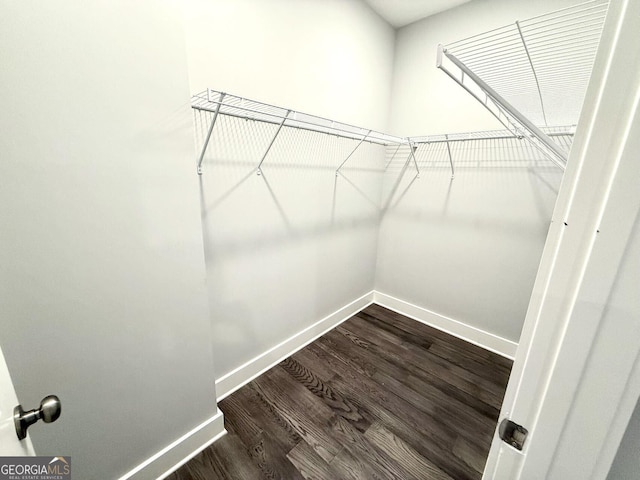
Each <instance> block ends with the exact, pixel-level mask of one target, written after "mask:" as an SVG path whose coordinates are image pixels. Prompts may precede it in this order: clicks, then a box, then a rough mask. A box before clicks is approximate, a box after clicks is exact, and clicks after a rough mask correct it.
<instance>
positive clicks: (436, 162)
mask: <svg viewBox="0 0 640 480" xmlns="http://www.w3.org/2000/svg"><path fill="white" fill-rule="evenodd" d="M449 147H450V150H451V158H452V160H453V164H454V170H455V177H454V178H452V175H451V167H450V163H449V152H448V150H447V144H446V143H445V142H441V143H431V144H422V145H420V146H419V147H418V150H417V152H416V160H417V166H418V168H419V169H420V176H419V177H418V176H417V175H416V173H415V168H414V169H413V170H409V169H407V163H406V162H407V158H406V154H407V153H408V148H405V151H404V152H403V151H402V148H401V149H400V152H398V153H397V154H396V155H395V157H393V158H391V157H392V156H393V151H392V149H388V152H387V161H386V169H385V176H384V185H383V193H382V196H383V198H389V200H388V208H387V209H386V210H385V213H384V216H383V219H382V221H381V226H380V237H379V249H378V268H377V277H376V289H377V290H380V291H382V292H384V293H387V294H389V295H392V296H395V297H398V298H400V299H402V300H405V301H408V302H410V303H414V304H416V305H420V306H424V307H425V308H428V309H430V310H432V311H434V312H436V313H440V314H442V315H446V316H448V317H450V318H453V319H456V320H459V321H462V322H464V323H466V324H468V325H471V326H474V327H476V328H480V329H482V330H485V331H487V332H490V333H493V334H495V335H498V336H501V337H503V338H506V339H508V340H512V341H516V342H517V341H518V339H519V335H520V330H521V327H522V322H523V320H524V316H525V313H526V308H527V305H528V301H529V296H530V293H531V288H532V286H533V281H534V279H535V274H536V271H537V267H538V263H539V260H540V255H541V253H542V248H543V246H544V241H545V238H546V234H547V231H548V227H549V222H550V219H551V214H552V212H553V207H554V204H555V199H556V196H557V193H558V189H559V185H560V181H561V179H562V173H563V172H562V171H561V170H560V169H559V168H557V167H555V165H554V164H553V163H552V162H550V161H548V160H546V159H544V157H543V156H542V155H541V154H540V153H539V152H538V151H537V150H536V149H535V148H534V147H532V146H531V145H530V144H529V143H528V142H527V141H526V140H524V139H523V140H519V139H515V138H509V139H507V138H500V139H485V140H467V141H456V142H453V141H452V142H450V143H449ZM399 175H400V177H399Z"/></svg>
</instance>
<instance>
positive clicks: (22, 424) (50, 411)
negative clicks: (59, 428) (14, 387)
mask: <svg viewBox="0 0 640 480" xmlns="http://www.w3.org/2000/svg"><path fill="white" fill-rule="evenodd" d="M61 410H62V405H61V403H60V399H59V398H58V397H56V396H55V395H48V396H46V397H44V398H43V399H42V401H41V402H40V408H37V409H33V410H29V411H28V412H25V411H24V410H23V409H22V405H18V406H17V407H16V408H14V409H13V422H14V423H15V425H16V434H17V435H18V439H20V440H24V439H25V438H26V436H27V429H28V428H29V427H30V426H31V425H33V424H34V423H36V422H37V421H38V420H42V421H43V422H44V423H51V422H55V421H56V420H57V419H58V417H60V412H61Z"/></svg>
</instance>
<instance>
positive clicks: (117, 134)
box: [0, 0, 216, 480]
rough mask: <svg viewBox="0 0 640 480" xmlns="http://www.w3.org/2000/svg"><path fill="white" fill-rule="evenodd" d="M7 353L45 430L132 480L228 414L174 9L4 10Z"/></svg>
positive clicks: (79, 473) (98, 472) (46, 450)
mask: <svg viewBox="0 0 640 480" xmlns="http://www.w3.org/2000/svg"><path fill="white" fill-rule="evenodd" d="M0 32H1V33H0V45H1V46H0V48H1V49H2V54H1V57H2V59H3V60H2V63H3V67H2V69H0V83H2V85H3V88H2V90H1V91H0V103H2V105H3V107H2V112H1V113H0V130H1V131H2V135H0V149H1V151H2V162H0V177H1V178H2V187H1V188H0V217H1V218H2V219H3V220H2V222H3V227H2V229H1V231H0V265H1V267H0V268H1V270H0V271H1V272H2V274H1V275H0V291H1V292H2V294H1V295H0V306H1V308H0V310H1V311H2V314H1V318H2V336H1V337H0V341H1V342H2V349H3V351H4V353H5V356H6V360H7V363H8V366H9V368H10V371H11V374H12V376H13V379H14V382H15V386H16V390H17V393H18V396H19V398H20V401H21V402H22V403H23V405H24V406H25V407H28V408H33V407H35V406H37V405H38V404H39V402H40V399H41V398H42V397H44V396H45V395H47V394H57V395H59V396H60V399H61V400H62V416H61V417H60V419H59V420H58V422H56V423H55V424H51V425H42V424H41V425H35V426H33V427H32V428H31V430H30V432H31V434H32V437H33V442H34V445H35V449H36V452H37V453H38V454H41V455H71V456H72V457H73V475H74V478H83V479H96V480H102V479H105V478H116V477H119V476H120V475H122V474H123V473H125V472H126V471H128V470H130V469H131V468H133V467H135V466H137V465H138V464H139V463H140V462H142V461H143V460H146V459H147V458H149V457H150V456H151V455H153V454H155V453H156V452H157V451H159V450H160V449H162V448H164V447H165V446H167V445H168V444H170V443H171V442H173V441H174V440H176V439H177V438H179V437H180V436H182V435H183V434H185V433H186V432H188V431H189V430H191V429H192V428H193V427H195V426H196V425H199V424H200V423H201V422H203V421H204V420H206V419H208V418H210V417H212V416H213V415H215V413H216V405H215V392H214V383H213V375H212V373H211V371H212V362H213V360H212V356H213V355H212V351H211V340H210V335H211V334H210V326H209V320H208V311H207V299H206V289H205V269H204V262H203V245H202V231H201V223H200V212H199V201H198V193H197V192H198V182H197V175H195V172H194V170H193V168H191V167H192V165H193V155H194V149H193V133H192V121H191V112H190V108H189V88H188V80H187V73H186V68H187V67H186V56H185V50H184V37H183V31H182V26H181V23H180V12H178V11H176V8H175V6H173V5H172V4H171V3H170V2H165V1H160V0H158V1H156V0H145V1H142V2H133V3H132V2H125V1H108V2H106V1H105V2H92V3H91V5H90V6H89V5H86V6H84V5H80V4H75V3H59V2H56V3H47V2H32V1H24V2H4V4H3V15H2V16H1V17H0Z"/></svg>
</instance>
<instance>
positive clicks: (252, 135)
mask: <svg viewBox="0 0 640 480" xmlns="http://www.w3.org/2000/svg"><path fill="white" fill-rule="evenodd" d="M194 115H195V123H196V145H198V146H201V145H202V143H203V139H204V136H205V135H206V131H207V128H208V125H209V122H210V121H211V114H209V113H208V112H199V111H196V112H195V113H194ZM276 129H277V126H275V125H271V124H268V123H263V122H257V121H254V120H245V119H239V118H235V117H229V116H224V115H221V116H219V117H218V119H217V122H216V126H215V129H214V131H213V136H212V138H211V141H210V144H209V148H208V150H207V154H206V156H205V158H204V162H203V175H202V177H201V178H200V181H201V208H202V219H203V229H204V240H205V257H206V264H207V280H208V289H209V301H210V305H211V312H212V323H213V329H214V336H215V340H214V355H215V357H216V358H215V362H216V363H215V364H216V377H220V376H222V375H224V374H225V373H228V372H229V371H231V370H232V369H234V368H236V367H238V366H240V365H241V364H243V363H245V362H247V361H249V360H251V359H252V358H254V357H255V356H256V355H258V354H260V353H263V352H264V351H266V350H268V349H269V348H271V347H272V346H274V345H276V344H277V343H279V342H281V341H283V340H285V339H286V338H288V337H289V336H291V335H292V334H293V333H296V332H298V331H300V330H302V329H304V328H306V327H307V326H309V325H310V324H312V323H314V322H316V321H318V320H319V319H320V318H323V317H325V316H327V315H329V314H330V313H333V312H334V311H336V310H337V309H339V308H341V307H343V306H344V305H346V304H347V303H349V302H351V301H352V300H353V299H354V298H357V297H360V296H362V295H363V294H365V293H367V292H369V291H371V290H372V289H373V284H374V274H375V258H376V251H377V235H378V227H379V223H380V205H381V196H380V195H381V185H382V172H383V167H384V163H383V161H384V156H385V148H384V147H383V146H380V145H376V144H370V143H367V142H365V143H363V144H362V145H361V146H360V148H358V150H357V151H356V152H355V153H354V154H353V156H352V157H351V158H349V160H348V162H347V163H346V164H345V165H344V166H343V167H342V169H341V170H340V172H339V173H338V174H336V169H337V168H338V166H339V165H340V164H341V163H342V162H343V161H344V160H345V158H346V157H347V156H348V155H349V153H350V152H351V151H352V150H353V149H354V147H355V146H356V145H357V143H358V142H357V141H354V140H349V139H344V138H338V137H336V136H332V135H327V134H320V133H315V132H310V131H306V130H301V129H295V128H289V127H284V128H283V129H282V130H281V131H280V134H279V135H278V137H277V139H276V141H275V142H274V144H273V147H272V148H271V150H270V151H269V153H268V155H267V157H266V158H265V159H264V162H263V163H262V166H261V169H260V172H261V173H260V174H258V172H257V167H258V165H259V163H260V160H261V158H262V157H263V155H264V152H265V150H266V149H267V147H268V145H269V143H270V142H271V140H272V138H273V135H274V133H275V132H276ZM194 175H195V172H194Z"/></svg>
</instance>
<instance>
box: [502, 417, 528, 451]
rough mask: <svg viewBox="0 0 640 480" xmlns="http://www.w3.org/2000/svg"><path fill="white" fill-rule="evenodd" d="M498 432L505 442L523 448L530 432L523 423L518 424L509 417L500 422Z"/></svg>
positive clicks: (519, 448)
mask: <svg viewBox="0 0 640 480" xmlns="http://www.w3.org/2000/svg"><path fill="white" fill-rule="evenodd" d="M498 433H499V435H500V438H501V439H502V441H503V442H505V443H508V444H509V445H511V446H512V447H513V448H517V449H518V450H522V447H523V445H524V441H525V440H526V439H527V434H528V433H529V431H528V430H527V429H526V428H524V427H523V426H522V425H518V424H517V423H515V422H512V421H511V420H509V419H508V418H505V419H504V420H502V422H500V428H498Z"/></svg>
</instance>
